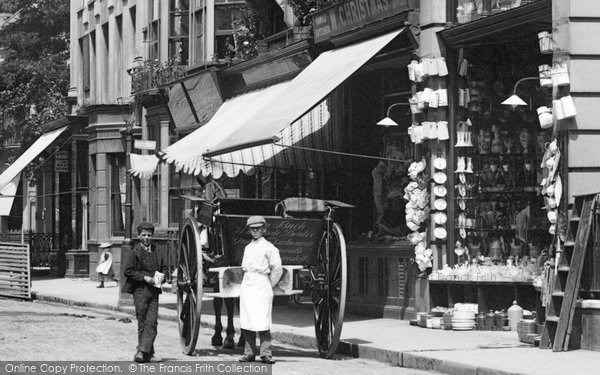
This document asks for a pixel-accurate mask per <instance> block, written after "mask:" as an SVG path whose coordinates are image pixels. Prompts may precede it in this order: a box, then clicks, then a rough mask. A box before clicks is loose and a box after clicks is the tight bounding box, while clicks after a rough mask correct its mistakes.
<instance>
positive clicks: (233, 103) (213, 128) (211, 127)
mask: <svg viewBox="0 0 600 375" xmlns="http://www.w3.org/2000/svg"><path fill="white" fill-rule="evenodd" d="M288 85H289V82H283V83H279V84H277V85H273V86H270V87H267V88H265V89H261V90H256V91H252V92H249V93H246V94H243V95H240V96H236V97H234V98H231V99H229V100H227V101H225V102H224V103H223V105H222V106H221V107H220V108H219V110H218V111H217V112H216V113H215V115H214V116H213V117H212V118H211V119H210V121H209V122H208V123H206V124H205V125H204V126H202V127H200V128H199V129H196V130H195V131H194V132H192V133H190V134H188V135H187V136H186V137H184V138H183V139H181V140H179V141H178V142H176V143H174V144H172V145H171V146H169V147H167V148H166V149H165V150H163V152H164V157H163V158H164V159H165V160H166V161H167V162H168V163H174V164H175V167H176V169H177V170H178V171H180V170H183V171H184V172H185V173H188V174H193V175H198V174H201V173H202V174H203V175H208V174H210V173H212V168H211V167H210V165H208V164H209V163H207V162H206V161H205V160H204V158H203V154H204V153H205V152H207V151H209V150H211V149H212V148H213V147H214V145H215V144H217V143H218V142H221V141H222V140H223V139H226V138H227V137H230V136H232V135H233V133H234V132H236V131H239V129H238V126H237V125H238V124H240V123H246V121H247V119H248V118H249V117H250V116H252V115H254V114H255V113H257V112H260V111H263V110H264V107H266V106H267V105H268V104H270V103H271V100H273V99H274V98H276V97H277V96H279V95H280V94H281V92H282V91H283V90H284V89H285V88H286V87H287V86H288Z"/></svg>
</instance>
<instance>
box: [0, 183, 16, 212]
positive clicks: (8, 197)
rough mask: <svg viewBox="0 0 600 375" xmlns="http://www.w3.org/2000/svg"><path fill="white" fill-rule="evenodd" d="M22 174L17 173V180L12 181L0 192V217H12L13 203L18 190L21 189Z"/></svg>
mask: <svg viewBox="0 0 600 375" xmlns="http://www.w3.org/2000/svg"><path fill="white" fill-rule="evenodd" d="M20 178H21V173H17V175H16V176H15V178H13V179H12V181H10V182H9V183H8V184H6V185H4V187H3V188H2V189H1V190H0V216H8V215H10V210H11V209H12V205H13V202H14V200H15V194H17V188H18V187H19V179H20Z"/></svg>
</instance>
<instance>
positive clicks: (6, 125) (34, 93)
mask: <svg viewBox="0 0 600 375" xmlns="http://www.w3.org/2000/svg"><path fill="white" fill-rule="evenodd" d="M69 6H70V4H69V0H37V1H34V0H0V11H6V12H11V13H15V16H14V17H13V18H12V20H11V22H9V23H7V24H5V25H4V27H3V28H2V29H0V46H2V47H3V48H5V49H7V50H8V51H9V54H8V58H7V59H6V61H5V62H4V63H3V64H1V65H0V121H2V129H3V132H2V133H0V144H3V143H4V141H5V140H6V139H7V138H8V137H12V136H14V135H15V134H16V135H18V136H20V137H21V139H20V141H21V146H22V148H26V147H28V146H29V145H30V144H31V143H32V142H33V141H34V140H35V139H36V138H37V136H38V135H39V132H40V126H41V125H42V124H44V123H46V122H48V121H51V120H54V119H56V118H58V117H61V116H63V115H64V114H65V112H66V103H65V101H64V97H65V96H66V95H67V92H68V89H69V66H68V59H69ZM15 9H16V10H15Z"/></svg>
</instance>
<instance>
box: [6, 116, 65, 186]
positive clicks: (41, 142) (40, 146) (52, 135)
mask: <svg viewBox="0 0 600 375" xmlns="http://www.w3.org/2000/svg"><path fill="white" fill-rule="evenodd" d="M67 128H68V126H63V127H62V128H59V129H56V130H52V131H49V132H47V133H44V134H42V135H41V136H40V137H39V138H38V139H37V141H35V142H34V143H33V144H32V145H31V146H30V147H29V148H28V149H27V151H25V152H24V153H23V154H21V156H19V158H18V159H17V160H15V162H14V163H12V164H11V165H10V167H8V168H6V170H5V171H4V172H2V174H1V175H0V191H1V190H3V189H4V188H5V187H6V185H8V184H9V183H11V182H12V181H13V180H14V178H15V177H16V176H17V175H18V174H19V173H21V171H22V170H23V169H25V167H27V165H29V163H31V162H32V161H33V159H35V158H36V157H37V156H38V155H39V154H40V153H42V151H44V150H45V149H46V148H48V146H50V144H51V143H52V142H54V141H55V140H56V138H58V136H59V135H61V134H62V133H63V132H64V131H65V130H67Z"/></svg>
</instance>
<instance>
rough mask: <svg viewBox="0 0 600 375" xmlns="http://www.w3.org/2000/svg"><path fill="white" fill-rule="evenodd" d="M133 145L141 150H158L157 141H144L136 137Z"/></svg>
mask: <svg viewBox="0 0 600 375" xmlns="http://www.w3.org/2000/svg"><path fill="white" fill-rule="evenodd" d="M133 147H135V148H137V149H139V150H150V151H154V150H156V141H142V140H140V139H136V140H134V141H133Z"/></svg>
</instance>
